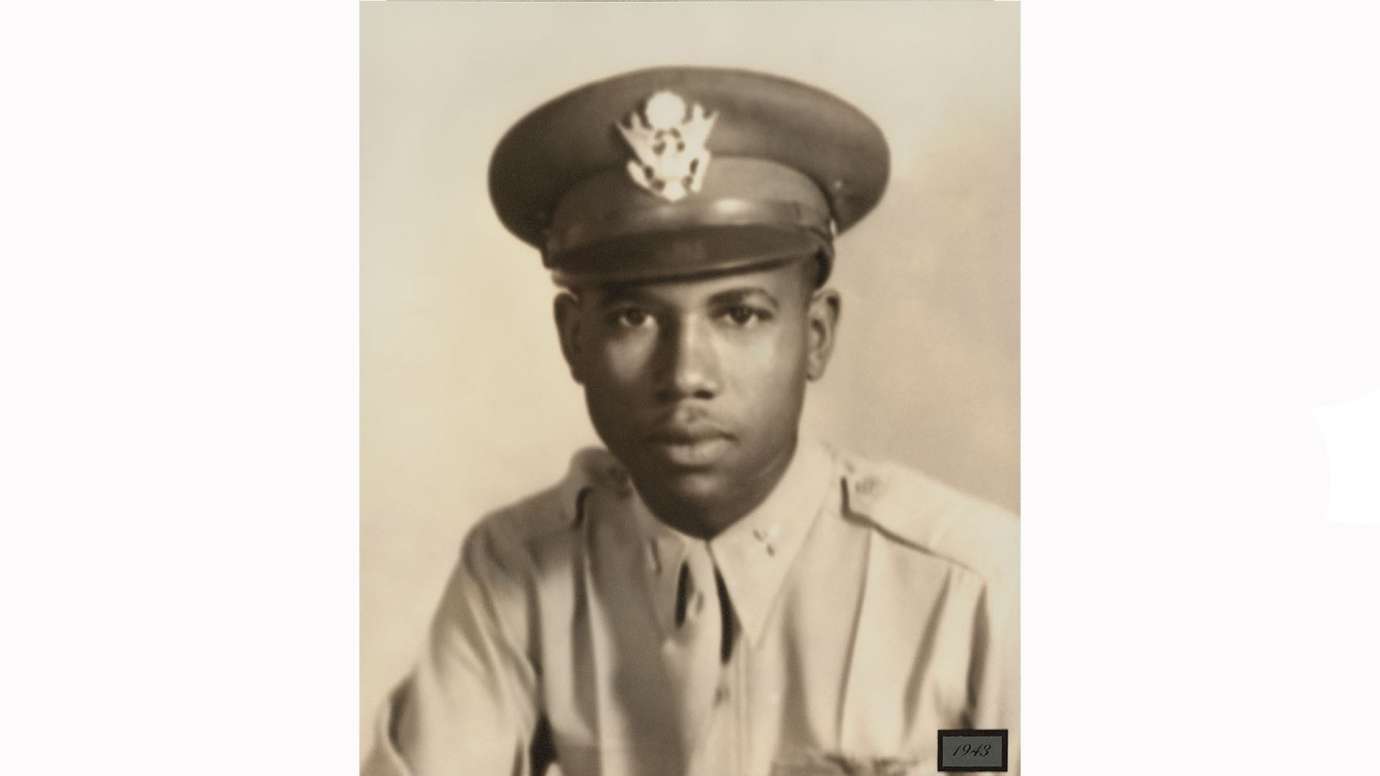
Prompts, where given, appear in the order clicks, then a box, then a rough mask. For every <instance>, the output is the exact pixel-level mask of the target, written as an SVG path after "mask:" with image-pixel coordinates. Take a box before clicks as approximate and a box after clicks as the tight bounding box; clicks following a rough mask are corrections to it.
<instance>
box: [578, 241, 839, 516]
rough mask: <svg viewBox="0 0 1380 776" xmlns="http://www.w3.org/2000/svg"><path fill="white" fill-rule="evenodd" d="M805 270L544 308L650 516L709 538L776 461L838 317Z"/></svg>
mask: <svg viewBox="0 0 1380 776" xmlns="http://www.w3.org/2000/svg"><path fill="white" fill-rule="evenodd" d="M813 271H814V269H813V262H792V263H789V264H786V265H783V266H778V267H774V268H771V269H764V270H757V271H749V272H742V273H737V274H731V275H723V276H718V277H712V278H705V279H690V280H674V281H655V282H641V283H622V284H605V285H600V286H596V287H591V288H588V289H584V290H582V291H581V293H580V299H579V300H578V301H576V300H573V299H570V298H568V297H566V298H563V299H562V300H558V302H557V318H558V321H559V323H560V329H561V336H562V345H563V347H564V350H565V353H566V357H567V359H568V360H569V362H570V366H571V370H572V372H573V374H574V376H575V379H576V380H577V381H578V382H580V383H581V384H582V385H583V386H584V388H585V401H586V404H587V405H588V407H589V413H590V418H591V419H592V421H593V423H594V428H595V430H596V431H597V432H598V433H599V436H600V438H601V439H603V441H604V444H606V445H607V446H608V448H609V450H610V451H611V452H612V453H613V454H614V455H615V456H617V457H618V459H619V460H620V461H622V462H623V465H624V466H626V467H627V468H628V470H629V472H630V473H631V474H632V477H633V480H634V482H636V483H637V486H638V489H639V491H640V492H641V493H642V495H643V497H644V498H645V499H646V500H647V502H648V505H649V506H651V507H652V508H653V510H656V511H657V512H658V514H659V515H660V516H661V517H662V518H663V519H666V520H668V521H671V522H673V524H676V523H680V522H681V521H682V520H683V521H685V524H684V525H678V527H683V528H686V529H691V530H693V532H695V533H713V532H717V530H721V529H722V528H723V527H726V525H727V524H729V523H731V522H732V521H733V520H736V519H737V518H738V517H741V516H742V514H743V513H745V512H746V511H748V510H750V509H751V508H752V507H754V506H756V504H757V503H760V501H761V500H762V499H763V498H765V496H766V495H767V493H768V492H770V490H771V487H772V486H773V485H774V484H775V482H776V480H777V479H778V478H779V477H780V475H781V473H782V472H783V471H784V469H785V467H786V464H787V463H789V461H790V457H791V454H792V453H793V452H794V449H795V441H796V428H797V424H798V423H799V420H800V411H801V407H802V404H803V402H804V396H805V383H806V380H807V379H809V378H812V377H818V376H819V375H820V374H822V373H823V368H824V364H825V363H826V362H827V360H828V355H829V350H830V347H831V345H832V340H833V336H832V333H833V327H834V323H835V320H836V318H837V314H838V297H837V295H836V294H835V293H834V292H832V291H828V290H825V291H817V292H816V291H814V290H813V282H812V280H813ZM667 513H671V514H667Z"/></svg>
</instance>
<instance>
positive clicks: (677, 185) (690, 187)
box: [618, 91, 719, 202]
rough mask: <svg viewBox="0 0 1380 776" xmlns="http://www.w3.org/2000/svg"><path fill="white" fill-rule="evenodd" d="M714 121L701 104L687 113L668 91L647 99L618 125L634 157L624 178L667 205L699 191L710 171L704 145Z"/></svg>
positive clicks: (683, 102)
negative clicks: (705, 174)
mask: <svg viewBox="0 0 1380 776" xmlns="http://www.w3.org/2000/svg"><path fill="white" fill-rule="evenodd" d="M718 118H719V114H717V113H710V114H708V115H706V114H705V112H704V108H703V107H702V106H701V105H700V104H699V103H695V104H694V106H692V107H690V108H689V110H687V109H686V105H685V100H683V99H681V98H680V96H679V95H677V94H674V93H672V92H668V91H660V92H656V93H655V94H653V95H652V96H650V97H648V98H647V102H646V103H645V104H644V105H643V106H642V109H641V110H640V111H636V110H635V111H633V112H632V113H629V114H628V116H627V118H626V119H625V120H624V121H622V122H620V123H619V124H618V131H619V132H620V133H622V135H623V139H624V140H627V141H628V145H629V146H630V147H631V148H632V150H633V153H634V154H635V155H636V158H634V159H629V160H628V175H629V176H631V177H632V179H633V182H634V183H636V184H637V185H638V186H640V187H642V188H643V189H646V190H647V191H649V192H651V193H652V194H655V195H656V196H658V197H661V198H662V199H664V200H666V201H667V202H676V201H678V200H681V199H684V198H685V196H686V195H688V194H690V193H691V192H696V191H699V190H700V186H701V185H703V183H704V173H705V170H706V169H707V168H708V167H709V157H710V153H709V150H708V149H706V148H705V147H704V144H705V141H706V140H708V139H709V131H710V130H711V129H713V128H714V121H715V120H716V119H718Z"/></svg>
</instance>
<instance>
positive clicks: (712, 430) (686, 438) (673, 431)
mask: <svg viewBox="0 0 1380 776" xmlns="http://www.w3.org/2000/svg"><path fill="white" fill-rule="evenodd" d="M731 437H732V435H731V434H729V433H728V432H726V431H723V430H722V429H719V428H717V427H714V426H688V427H667V428H660V429H657V430H656V431H653V432H652V433H650V434H648V435H647V441H648V442H651V443H652V444H658V445H693V444H698V443H700V442H708V441H710V440H714V439H729V438H731Z"/></svg>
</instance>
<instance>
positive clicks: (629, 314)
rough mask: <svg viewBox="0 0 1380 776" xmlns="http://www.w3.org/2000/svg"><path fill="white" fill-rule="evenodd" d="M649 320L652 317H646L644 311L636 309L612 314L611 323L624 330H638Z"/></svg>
mask: <svg viewBox="0 0 1380 776" xmlns="http://www.w3.org/2000/svg"><path fill="white" fill-rule="evenodd" d="M651 320H652V317H651V316H650V315H648V314H647V313H646V311H645V310H638V309H636V308H629V309H627V310H619V311H618V312H616V313H614V314H613V323H614V324H615V325H616V326H618V327H620V328H624V329H640V328H642V327H643V326H646V325H647V324H648V323H649V322H650V321H651Z"/></svg>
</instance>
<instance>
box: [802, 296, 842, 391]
mask: <svg viewBox="0 0 1380 776" xmlns="http://www.w3.org/2000/svg"><path fill="white" fill-rule="evenodd" d="M842 308H843V300H842V299H841V298H840V297H839V292H837V291H835V290H834V289H832V288H821V289H818V290H817V291H815V292H814V293H813V294H811V295H810V306H809V308H808V309H807V310H806V311H805V319H806V325H807V326H809V329H810V330H809V341H808V342H807V343H806V348H807V351H806V354H805V375H806V377H808V378H809V379H811V380H818V379H819V378H821V377H823V376H824V369H825V367H827V366H828V365H829V356H831V355H832V354H833V352H834V339H835V333H836V332H837V331H838V325H839V314H840V313H841V312H842Z"/></svg>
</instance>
